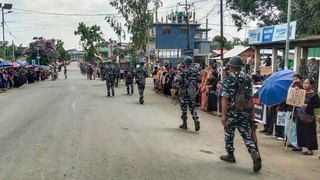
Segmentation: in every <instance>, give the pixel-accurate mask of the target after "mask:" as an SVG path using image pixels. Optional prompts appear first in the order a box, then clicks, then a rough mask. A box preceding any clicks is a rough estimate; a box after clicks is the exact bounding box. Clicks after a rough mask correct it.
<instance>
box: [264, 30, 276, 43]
mask: <svg viewBox="0 0 320 180" xmlns="http://www.w3.org/2000/svg"><path fill="white" fill-rule="evenodd" d="M273 33H274V26H271V27H266V28H263V30H262V42H263V43H265V42H272V39H273Z"/></svg>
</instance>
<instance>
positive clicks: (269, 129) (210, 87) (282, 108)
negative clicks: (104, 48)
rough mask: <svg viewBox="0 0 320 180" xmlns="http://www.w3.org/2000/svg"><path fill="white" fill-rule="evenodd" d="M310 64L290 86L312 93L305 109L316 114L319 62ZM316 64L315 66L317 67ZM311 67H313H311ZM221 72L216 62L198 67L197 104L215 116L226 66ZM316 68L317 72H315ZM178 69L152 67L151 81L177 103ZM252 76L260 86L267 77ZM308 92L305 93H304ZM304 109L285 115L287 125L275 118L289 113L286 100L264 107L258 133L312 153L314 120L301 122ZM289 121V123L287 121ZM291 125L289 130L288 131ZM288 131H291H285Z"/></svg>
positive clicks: (313, 147) (253, 80)
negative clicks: (205, 66)
mask: <svg viewBox="0 0 320 180" xmlns="http://www.w3.org/2000/svg"><path fill="white" fill-rule="evenodd" d="M310 63H311V64H312V63H313V66H309V67H310V70H309V71H308V72H309V73H307V74H305V75H304V76H302V75H299V74H298V73H297V74H296V75H295V76H294V79H293V82H294V83H293V87H298V88H301V89H305V90H306V91H307V92H310V93H311V90H312V92H313V93H314V95H315V97H313V98H315V99H313V100H312V101H311V102H310V104H309V105H308V107H307V108H306V109H307V111H309V113H311V114H313V115H315V110H316V109H317V108H320V102H319V100H318V99H319V97H318V95H317V92H318V91H317V84H318V83H317V82H318V79H314V78H313V77H315V75H314V74H315V73H317V72H319V65H318V62H316V63H315V62H314V60H311V61H310ZM316 65H317V66H316ZM311 69H313V70H311ZM222 71H223V72H222V73H220V68H217V65H215V64H212V65H210V66H209V67H207V68H204V67H200V66H199V76H200V81H199V84H198V94H197V98H196V104H197V106H198V107H199V108H200V109H201V110H202V111H205V112H208V113H210V114H212V115H215V116H221V108H220V107H221V104H220V102H221V90H222V82H221V76H223V78H226V77H228V76H229V72H228V69H227V68H223V70H222ZM315 71H316V72H315ZM243 72H244V73H245V72H250V71H249V70H248V68H245V69H244V70H243ZM179 73H180V69H179V66H178V67H177V68H174V67H169V66H157V67H155V68H154V71H153V73H152V77H153V80H154V90H155V91H156V92H157V93H159V94H162V95H164V96H167V97H171V98H172V99H173V100H176V102H177V103H178V102H179V100H178V99H179V98H178V91H179V89H178V87H177V81H176V80H177V77H178V76H179ZM247 75H248V76H249V77H250V78H251V79H252V84H253V85H262V84H263V81H264V80H265V79H266V78H267V76H262V75H260V74H259V72H257V73H256V74H250V73H248V74H247ZM307 94H308V93H307ZM306 109H303V108H296V109H295V112H296V113H295V114H294V116H293V118H292V117H291V118H290V116H288V118H287V120H286V125H277V118H278V113H279V112H286V113H288V114H290V113H291V112H292V110H293V107H292V106H289V105H287V104H286V103H285V102H283V103H281V104H279V105H274V106H267V107H266V114H265V115H266V117H265V119H266V122H265V123H266V124H265V125H264V128H263V130H261V131H260V132H261V133H263V134H264V135H266V136H274V137H275V139H277V140H279V141H288V143H289V147H292V150H293V151H302V150H303V149H302V147H304V150H303V154H304V155H312V154H313V151H314V150H317V149H318V142H317V125H316V121H317V120H316V119H315V120H314V121H313V123H311V124H303V123H302V122H301V121H300V120H299V118H300V116H301V112H303V111H305V110H306ZM290 121H292V123H291V124H290V126H289V124H288V122H290ZM289 128H290V130H289ZM289 131H290V134H289V133H288V132H289Z"/></svg>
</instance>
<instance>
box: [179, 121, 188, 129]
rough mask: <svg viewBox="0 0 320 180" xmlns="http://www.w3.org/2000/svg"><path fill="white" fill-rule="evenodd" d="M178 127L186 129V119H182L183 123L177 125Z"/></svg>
mask: <svg viewBox="0 0 320 180" xmlns="http://www.w3.org/2000/svg"><path fill="white" fill-rule="evenodd" d="M179 128H180V129H188V124H187V121H183V123H182V124H181V125H180V126H179Z"/></svg>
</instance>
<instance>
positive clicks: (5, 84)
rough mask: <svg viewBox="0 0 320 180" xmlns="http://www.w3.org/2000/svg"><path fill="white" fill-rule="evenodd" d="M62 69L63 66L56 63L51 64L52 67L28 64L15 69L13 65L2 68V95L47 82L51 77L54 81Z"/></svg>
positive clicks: (0, 74) (0, 73)
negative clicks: (26, 86)
mask: <svg viewBox="0 0 320 180" xmlns="http://www.w3.org/2000/svg"><path fill="white" fill-rule="evenodd" d="M61 67H62V66H61V64H56V63H53V64H50V66H41V65H40V66H39V65H27V64H26V65H24V66H22V65H21V66H19V67H14V66H13V65H8V66H5V67H0V93H3V92H6V91H7V90H9V89H13V88H19V87H21V86H23V85H24V84H32V83H35V82H38V81H44V80H47V79H49V78H50V76H51V77H52V80H55V79H56V78H57V74H58V71H59V69H61ZM54 77H56V78H54Z"/></svg>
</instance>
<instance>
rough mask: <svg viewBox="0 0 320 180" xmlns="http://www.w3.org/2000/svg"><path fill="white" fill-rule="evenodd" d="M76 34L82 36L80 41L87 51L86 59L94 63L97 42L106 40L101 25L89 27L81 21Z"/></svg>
mask: <svg viewBox="0 0 320 180" xmlns="http://www.w3.org/2000/svg"><path fill="white" fill-rule="evenodd" d="M74 34H75V35H79V36H80V42H81V44H82V46H83V48H84V50H85V51H86V52H87V54H86V55H85V60H86V61H87V62H89V63H93V62H94V57H95V54H96V48H95V44H96V43H99V42H101V41H104V39H103V38H102V36H103V34H102V32H101V28H100V26H97V25H94V26H91V27H89V26H87V25H86V24H84V23H83V22H81V23H79V26H78V29H77V30H76V31H74Z"/></svg>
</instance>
